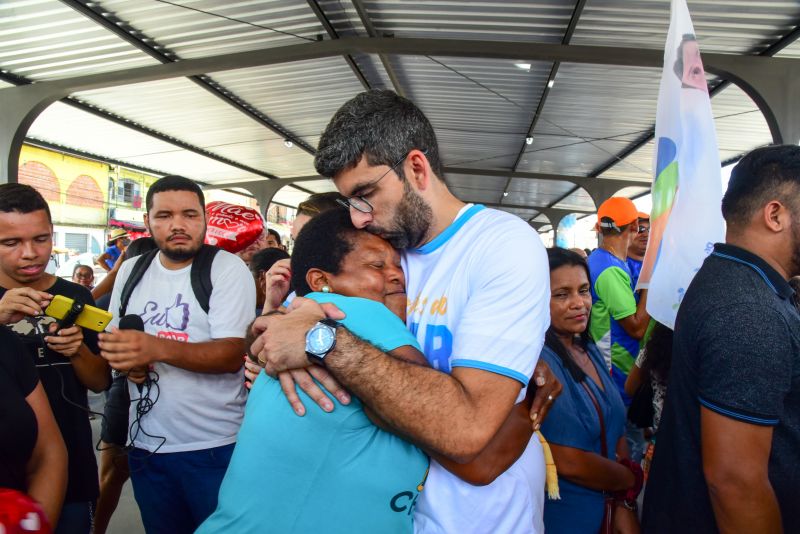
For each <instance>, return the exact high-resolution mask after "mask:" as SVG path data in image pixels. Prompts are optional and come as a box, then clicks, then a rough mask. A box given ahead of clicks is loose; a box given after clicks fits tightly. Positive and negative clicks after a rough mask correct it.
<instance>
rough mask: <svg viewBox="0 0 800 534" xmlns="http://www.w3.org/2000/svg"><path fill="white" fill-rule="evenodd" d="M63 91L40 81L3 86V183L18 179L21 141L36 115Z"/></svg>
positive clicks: (0, 140) (0, 108)
mask: <svg viewBox="0 0 800 534" xmlns="http://www.w3.org/2000/svg"><path fill="white" fill-rule="evenodd" d="M61 96H62V95H58V94H55V93H54V92H52V91H48V88H43V87H41V86H39V85H33V86H22V87H9V88H7V89H3V97H2V105H0V183H3V184H5V183H15V182H16V181H17V175H18V173H19V154H20V150H21V149H22V142H23V141H24V139H25V134H27V132H28V129H29V128H30V127H31V124H33V121H34V120H36V117H38V116H39V114H40V113H41V112H42V111H44V109H45V108H47V106H49V105H50V104H52V103H53V102H55V101H56V100H58V99H59V98H61Z"/></svg>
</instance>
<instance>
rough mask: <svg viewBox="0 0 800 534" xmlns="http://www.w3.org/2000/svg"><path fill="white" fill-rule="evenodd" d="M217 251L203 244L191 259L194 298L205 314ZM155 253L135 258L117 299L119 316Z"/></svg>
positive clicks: (125, 309)
mask: <svg viewBox="0 0 800 534" xmlns="http://www.w3.org/2000/svg"><path fill="white" fill-rule="evenodd" d="M217 252H219V249H218V248H217V247H212V246H211V245H203V246H202V247H201V248H200V250H199V251H198V252H197V255H196V256H195V257H194V260H193V261H192V270H191V273H190V277H191V279H192V291H193V292H194V298H196V299H197V303H198V304H200V307H201V308H203V311H204V312H206V314H208V307H209V301H210V300H211V292H212V291H213V290H214V286H213V284H212V283H211V264H212V263H214V256H216V255H217ZM156 254H158V249H155V250H151V251H150V252H147V253H145V254H142V255H141V256H139V258H138V259H137V260H136V263H135V264H134V266H133V269H131V274H130V276H128V279H127V280H126V281H125V285H124V286H123V287H122V295H120V299H119V316H120V317H124V316H125V312H126V311H127V309H128V301H130V300H131V294H133V290H134V288H135V287H136V285H137V284H138V283H139V282H140V281H141V280H142V277H143V276H144V273H145V272H146V271H147V268H148V267H150V264H151V263H152V262H153V258H155V257H156Z"/></svg>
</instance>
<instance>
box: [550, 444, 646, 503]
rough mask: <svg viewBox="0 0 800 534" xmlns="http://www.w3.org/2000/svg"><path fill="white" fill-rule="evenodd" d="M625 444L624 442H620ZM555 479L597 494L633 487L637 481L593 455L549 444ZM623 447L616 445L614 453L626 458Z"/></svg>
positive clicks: (616, 465) (628, 470) (627, 470)
mask: <svg viewBox="0 0 800 534" xmlns="http://www.w3.org/2000/svg"><path fill="white" fill-rule="evenodd" d="M620 441H622V442H624V441H625V438H624V437H622V438H620ZM550 450H551V451H553V458H554V459H555V461H556V468H557V469H558V476H559V477H563V478H565V479H567V480H569V481H570V482H574V483H575V484H578V485H580V486H584V487H586V488H589V489H593V490H596V491H621V490H626V489H628V488H630V487H632V486H633V485H634V484H636V477H635V476H634V474H633V473H632V472H631V470H630V469H628V468H627V467H625V466H624V465H622V464H619V463H617V462H615V461H614V460H609V459H608V458H603V457H602V456H601V455H599V454H596V453H594V452H587V451H584V450H581V449H576V448H574V447H564V446H563V445H556V444H555V443H552V442H551V443H550ZM625 451H626V446H625V444H624V443H623V444H622V446H621V445H620V443H619V442H617V452H618V453H623V454H625Z"/></svg>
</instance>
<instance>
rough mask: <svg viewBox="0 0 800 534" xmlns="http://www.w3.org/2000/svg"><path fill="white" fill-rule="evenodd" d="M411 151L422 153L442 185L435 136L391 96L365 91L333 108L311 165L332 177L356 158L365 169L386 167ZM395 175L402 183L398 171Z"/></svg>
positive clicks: (412, 109) (410, 106) (415, 111)
mask: <svg viewBox="0 0 800 534" xmlns="http://www.w3.org/2000/svg"><path fill="white" fill-rule="evenodd" d="M413 149H418V150H424V151H426V152H425V155H426V157H427V158H428V162H429V163H430V166H431V169H433V172H434V173H435V174H436V176H438V177H439V179H442V180H443V179H444V175H443V173H442V163H441V160H440V159H439V145H438V143H437V141H436V134H435V133H434V131H433V127H432V126H431V123H430V122H429V121H428V119H427V118H426V117H425V115H424V114H423V113H422V111H421V110H420V109H419V108H418V107H417V106H415V105H414V103H413V102H411V101H410V100H407V99H405V98H403V97H401V96H398V95H397V94H396V93H395V92H393V91H389V90H371V91H365V92H363V93H360V94H358V95H357V96H356V97H355V98H353V99H351V100H350V101H348V102H347V103H345V104H344V105H343V106H342V107H341V108H339V111H337V112H336V114H335V115H334V116H333V118H332V119H331V121H330V122H329V123H328V126H327V127H326V128H325V131H324V132H323V133H322V137H321V138H320V140H319V145H318V146H317V154H316V156H314V166H315V167H316V169H317V172H318V173H319V174H321V175H322V176H326V177H329V178H333V177H335V176H336V175H338V174H339V173H340V172H342V171H345V170H347V169H352V168H353V167H355V166H356V165H357V164H358V162H359V161H360V160H361V156H362V155H363V156H366V158H367V163H369V164H370V165H373V166H377V165H388V166H390V167H391V166H392V165H395V164H396V163H397V162H398V161H400V160H401V159H402V158H403V157H405V156H406V155H407V154H408V153H409V152H410V151H411V150H413ZM397 175H398V176H399V177H400V178H401V179H404V175H403V169H402V166H398V167H397Z"/></svg>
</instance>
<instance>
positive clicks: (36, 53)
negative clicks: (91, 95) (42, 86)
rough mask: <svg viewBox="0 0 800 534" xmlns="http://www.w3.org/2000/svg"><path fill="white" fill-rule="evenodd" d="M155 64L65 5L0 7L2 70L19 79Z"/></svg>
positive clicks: (34, 2) (37, 0)
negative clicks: (20, 77)
mask: <svg viewBox="0 0 800 534" xmlns="http://www.w3.org/2000/svg"><path fill="white" fill-rule="evenodd" d="M156 63H157V61H156V60H154V59H152V58H151V57H149V56H147V55H146V54H144V53H142V52H141V51H139V50H137V49H136V48H135V47H133V46H131V45H129V44H128V43H126V42H125V41H123V40H122V39H120V38H118V37H116V36H115V35H113V34H112V33H110V32H108V31H107V30H105V29H103V28H101V27H100V26H98V25H97V24H95V23H93V22H92V21H91V20H89V19H88V18H86V17H84V16H83V15H81V14H80V13H78V12H77V11H75V10H73V9H72V8H70V7H68V6H66V5H64V4H62V3H61V2H56V1H54V0H27V1H26V0H21V1H16V2H0V68H2V69H6V70H8V71H10V72H13V73H14V74H16V75H18V76H23V77H25V78H29V79H31V80H50V79H54V78H67V77H73V76H80V75H85V74H94V73H98V72H105V71H112V70H120V69H125V68H135V67H143V66H146V65H154V64H156Z"/></svg>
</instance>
